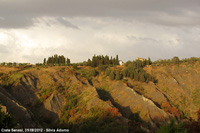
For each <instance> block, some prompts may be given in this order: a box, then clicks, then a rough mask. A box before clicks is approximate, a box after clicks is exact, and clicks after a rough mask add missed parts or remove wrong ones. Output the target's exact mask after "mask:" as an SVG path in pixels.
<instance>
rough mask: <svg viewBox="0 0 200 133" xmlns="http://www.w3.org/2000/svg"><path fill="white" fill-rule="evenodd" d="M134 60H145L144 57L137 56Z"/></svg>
mask: <svg viewBox="0 0 200 133" xmlns="http://www.w3.org/2000/svg"><path fill="white" fill-rule="evenodd" d="M136 60H140V61H145V59H144V58H140V57H137V58H136Z"/></svg>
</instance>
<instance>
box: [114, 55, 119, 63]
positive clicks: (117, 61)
mask: <svg viewBox="0 0 200 133" xmlns="http://www.w3.org/2000/svg"><path fill="white" fill-rule="evenodd" d="M115 65H119V57H118V55H116V59H115Z"/></svg>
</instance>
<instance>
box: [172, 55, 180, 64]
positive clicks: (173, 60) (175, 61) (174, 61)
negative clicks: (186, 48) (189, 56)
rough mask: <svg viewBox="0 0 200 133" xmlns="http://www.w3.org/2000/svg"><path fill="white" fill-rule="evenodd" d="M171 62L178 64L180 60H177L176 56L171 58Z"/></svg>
mask: <svg viewBox="0 0 200 133" xmlns="http://www.w3.org/2000/svg"><path fill="white" fill-rule="evenodd" d="M172 62H173V63H174V64H179V62H180V60H179V58H178V57H177V56H174V57H173V58H172Z"/></svg>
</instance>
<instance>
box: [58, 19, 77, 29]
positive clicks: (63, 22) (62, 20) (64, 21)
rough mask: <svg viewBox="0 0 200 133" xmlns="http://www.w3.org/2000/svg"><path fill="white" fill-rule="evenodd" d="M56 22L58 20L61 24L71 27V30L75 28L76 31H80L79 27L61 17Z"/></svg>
mask: <svg viewBox="0 0 200 133" xmlns="http://www.w3.org/2000/svg"><path fill="white" fill-rule="evenodd" d="M56 20H57V21H58V22H59V23H60V24H62V25H64V26H66V27H71V28H74V29H78V30H79V27H78V26H76V25H73V24H72V23H70V22H69V21H67V20H65V19H63V18H61V17H58V18H56Z"/></svg>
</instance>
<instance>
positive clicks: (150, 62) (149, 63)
mask: <svg viewBox="0 0 200 133" xmlns="http://www.w3.org/2000/svg"><path fill="white" fill-rule="evenodd" d="M151 64H152V61H151V59H150V57H148V60H147V65H151Z"/></svg>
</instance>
